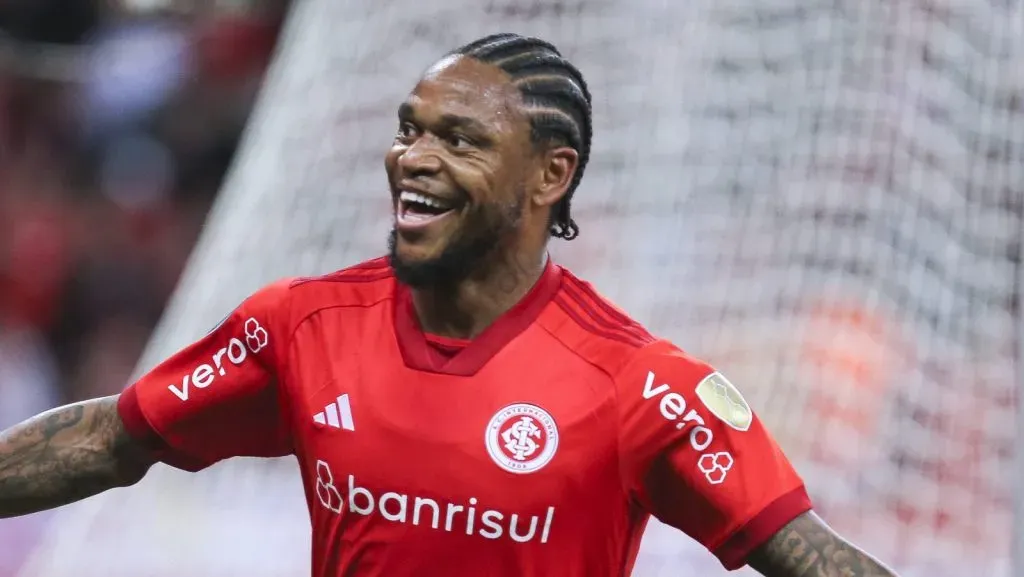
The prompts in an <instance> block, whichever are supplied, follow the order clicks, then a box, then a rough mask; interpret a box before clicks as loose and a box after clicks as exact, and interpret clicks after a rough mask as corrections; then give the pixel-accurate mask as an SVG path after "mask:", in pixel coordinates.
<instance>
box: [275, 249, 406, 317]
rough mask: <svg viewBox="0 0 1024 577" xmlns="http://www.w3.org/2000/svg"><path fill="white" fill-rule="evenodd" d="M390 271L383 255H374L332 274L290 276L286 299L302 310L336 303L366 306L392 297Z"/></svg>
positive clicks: (333, 305) (391, 276)
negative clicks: (287, 297)
mask: <svg viewBox="0 0 1024 577" xmlns="http://www.w3.org/2000/svg"><path fill="white" fill-rule="evenodd" d="M393 288H394V274H393V273H392V270H391V265H390V264H388V260H387V258H384V257H382V258H376V259H373V260H368V261H365V262H361V263H359V264H356V265H353V266H350V267H348V268H344V269H341V270H338V271H334V272H332V273H328V274H325V275H320V276H313V277H300V278H293V279H290V281H289V282H288V292H289V298H290V300H291V301H292V303H293V305H292V306H293V307H295V308H297V309H301V310H304V311H310V310H315V309H319V308H329V307H336V306H370V305H373V304H375V303H379V302H382V301H384V300H388V299H390V298H391V297H392V294H393V292H394V291H393V290H392V289H393Z"/></svg>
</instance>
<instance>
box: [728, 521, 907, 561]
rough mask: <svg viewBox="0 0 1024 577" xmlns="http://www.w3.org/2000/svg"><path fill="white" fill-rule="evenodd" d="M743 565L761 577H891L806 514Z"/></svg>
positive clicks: (783, 529)
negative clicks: (762, 576) (748, 566)
mask: <svg viewBox="0 0 1024 577" xmlns="http://www.w3.org/2000/svg"><path fill="white" fill-rule="evenodd" d="M747 562H748V563H749V564H750V566H751V567H752V568H754V569H755V570H757V571H758V572H759V573H761V574H762V575H764V576H765V577H894V575H895V574H894V573H893V572H892V571H891V570H890V569H888V568H886V567H885V566H884V565H882V564H881V563H880V562H878V561H877V560H875V559H874V558H872V557H871V556H870V555H868V554H867V553H865V552H863V551H861V550H860V549H858V548H857V547H856V546H854V545H852V544H851V543H850V542H848V541H846V540H845V539H843V538H842V537H840V536H839V535H838V534H836V532H835V531H833V530H832V529H831V528H829V526H828V525H826V524H825V522H824V521H822V520H821V519H820V518H819V517H818V516H817V515H815V514H814V513H813V512H810V511H808V512H807V513H804V514H803V515H800V516H798V517H797V518H796V519H793V521H791V522H790V523H788V524H786V526H785V527H783V528H782V529H780V530H779V531H778V532H777V533H775V534H774V535H773V536H772V537H771V538H770V539H768V541H767V542H765V543H764V544H762V545H761V546H760V547H758V548H757V549H755V550H754V551H753V552H752V553H751V554H750V557H749V558H748V559H747Z"/></svg>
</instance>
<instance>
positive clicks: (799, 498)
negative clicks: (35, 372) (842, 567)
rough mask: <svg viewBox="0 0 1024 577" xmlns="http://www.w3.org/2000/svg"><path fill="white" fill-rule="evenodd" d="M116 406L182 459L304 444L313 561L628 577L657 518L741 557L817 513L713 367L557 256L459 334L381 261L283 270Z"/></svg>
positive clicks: (164, 453) (724, 555)
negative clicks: (517, 298)
mask: <svg viewBox="0 0 1024 577" xmlns="http://www.w3.org/2000/svg"><path fill="white" fill-rule="evenodd" d="M119 406H120V411H121V414H122V416H123V418H124V420H125V423H126V425H127V426H128V428H129V430H130V431H131V432H132V433H133V434H134V435H136V436H139V437H140V438H143V439H145V440H147V441H149V442H151V443H152V446H153V447H154V450H156V451H158V454H159V458H160V459H161V460H162V461H164V462H166V463H168V464H170V465H173V466H176V467H179V468H182V469H186V470H190V471H197V470H200V469H202V468H204V467H207V466H209V465H211V464H213V463H216V462H217V461H219V460H222V459H226V458H229V457H233V456H266V457H270V456H283V455H289V454H293V455H295V456H296V458H297V459H298V462H299V465H300V468H301V471H302V480H303V483H304V486H305V492H306V498H307V502H308V506H309V514H310V517H311V519H312V529H313V560H312V563H313V566H312V574H313V575H315V576H317V577H341V576H348V577H351V576H359V577H370V576H381V577H403V576H410V577H412V576H423V575H431V576H434V575H438V576H440V575H444V576H466V577H470V576H471V577H479V576H481V575H487V576H489V577H501V576H508V577H534V576H542V575H544V576H548V575H550V576H558V577H571V576H578V577H603V576H607V577H621V576H623V575H628V574H629V572H630V570H631V568H632V566H633V563H634V560H635V558H636V554H637V549H638V547H639V544H640V538H641V535H642V533H643V530H644V527H645V525H646V523H647V519H648V518H649V515H655V516H656V517H657V518H659V519H661V520H662V521H664V522H665V523H667V524H669V525H672V526H674V527H677V528H679V529H680V530H682V531H683V532H685V533H686V534H687V535H689V536H690V537H692V538H693V539H696V540H697V541H699V542H700V543H701V544H703V545H704V546H705V547H707V548H708V549H709V550H711V551H712V552H713V553H714V554H715V555H717V556H718V558H719V559H720V560H721V561H722V563H723V564H724V565H725V566H726V567H728V568H736V567H740V566H742V565H743V564H744V559H745V558H746V556H747V554H748V553H749V552H750V551H751V550H752V549H753V548H754V547H756V546H758V545H759V544H761V543H763V542H764V541H765V540H766V539H767V538H768V537H769V536H771V535H772V534H773V533H774V532H776V531H777V530H779V529H780V528H782V526H783V525H785V524H786V523H787V522H789V521H790V520H792V519H793V518H794V517H795V516H797V515H799V514H800V513H803V512H805V511H807V510H808V509H809V508H810V501H809V499H808V497H807V494H806V492H805V490H804V486H803V483H802V482H801V480H800V478H799V477H798V476H797V474H796V472H795V471H794V470H793V467H792V466H791V465H790V464H789V462H788V461H787V460H786V458H785V457H784V456H783V454H782V452H781V451H780V450H779V448H778V446H777V445H776V444H775V442H774V441H773V440H772V438H771V437H770V436H769V434H768V433H767V432H766V431H765V430H764V428H763V427H762V425H761V422H760V421H759V420H758V419H757V417H756V416H754V414H753V413H752V412H751V410H750V408H749V407H748V406H747V404H746V402H745V401H744V400H743V397H742V396H741V395H740V394H739V392H738V391H737V390H736V388H735V387H733V385H732V384H731V383H729V381H728V380H726V378H725V377H723V376H722V375H721V374H719V373H717V372H715V370H714V369H712V368H711V367H710V366H708V365H707V364H704V363H702V362H700V361H699V360H696V359H694V358H692V357H689V356H687V355H686V354H685V353H684V352H682V351H680V350H679V349H678V348H676V347H675V346H673V345H672V344H670V343H668V342H665V341H663V340H658V339H656V338H654V337H652V336H651V335H650V334H648V333H647V331H645V330H644V329H643V328H642V327H641V326H640V325H639V324H637V323H636V322H634V321H633V320H631V319H629V318H628V317H627V316H626V315H625V314H624V313H622V312H621V311H620V310H618V309H616V308H615V307H614V306H612V305H611V304H609V303H608V301H606V300H604V299H603V298H601V297H600V296H598V295H597V294H596V293H595V292H594V291H593V289H592V288H591V287H590V286H589V285H588V284H586V283H584V282H582V281H580V280H578V279H577V278H575V277H573V276H572V275H571V274H570V273H569V272H568V271H565V270H564V269H562V268H561V267H558V266H556V265H553V264H549V265H548V267H547V269H546V270H545V272H544V274H543V276H542V278H541V279H540V281H539V282H538V283H537V286H536V287H534V288H533V290H532V291H531V292H530V294H529V295H527V297H526V298H525V299H524V300H523V301H522V302H521V303H519V304H518V305H517V306H515V307H514V308H513V309H512V310H510V311H509V312H508V313H507V314H505V315H504V316H503V317H502V318H500V319H499V320H498V321H497V322H495V323H494V324H493V325H492V326H491V327H489V328H488V329H487V330H486V331H484V332H483V333H482V334H481V335H479V336H478V337H477V338H475V339H473V340H472V341H469V342H464V343H463V342H458V341H454V340H452V339H438V338H435V337H431V336H429V335H425V334H424V333H423V332H422V330H421V329H420V326H419V323H418V321H417V318H416V315H415V312H414V310H413V307H412V301H411V298H410V294H409V292H408V289H406V288H405V287H403V286H402V285H400V284H398V283H397V282H396V281H395V279H394V276H393V274H392V272H391V269H390V268H389V266H388V264H387V261H386V260H384V259H379V260H375V261H370V262H367V263H364V264H361V265H359V266H356V267H353V268H350V269H346V270H343V271H340V272H337V273H334V274H330V275H327V276H324V277H320V278H314V279H302V280H294V281H285V282H280V283H277V284H274V285H271V286H270V287H268V288H265V289H263V290H261V291H259V292H258V293H256V294H255V295H253V296H252V297H251V298H249V299H248V300H246V301H245V302H243V303H242V304H241V306H239V307H238V308H237V309H236V310H235V311H234V312H233V313H232V314H231V315H230V316H229V317H228V318H227V319H226V320H225V321H224V322H222V323H221V325H220V326H218V327H217V328H216V329H214V330H213V331H212V332H211V333H210V334H208V335H207V336H206V337H204V338H203V339H201V340H200V341H198V342H197V343H195V344H193V345H192V346H190V347H188V348H186V349H185V350H183V351H182V352H180V353H178V354H177V355H175V356H173V357H172V358H170V359H169V360H167V361H166V362H164V363H163V364H161V365H160V366H158V367H157V368H156V369H154V370H153V371H152V372H151V373H149V374H148V375H147V376H145V377H143V378H142V379H140V380H139V381H138V382H137V383H135V384H134V385H132V386H131V387H129V388H128V389H127V390H126V391H125V392H124V394H123V395H122V396H121V401H120V405H119Z"/></svg>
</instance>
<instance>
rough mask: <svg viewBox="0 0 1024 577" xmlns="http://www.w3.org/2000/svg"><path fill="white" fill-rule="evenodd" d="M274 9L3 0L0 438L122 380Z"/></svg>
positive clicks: (155, 314)
mask: <svg viewBox="0 0 1024 577" xmlns="http://www.w3.org/2000/svg"><path fill="white" fill-rule="evenodd" d="M285 11H286V5H285V2H284V1H283V0H282V1H279V2H278V1H269V2H268V1H260V2H259V3H258V4H256V3H248V4H247V3H246V2H244V1H243V2H238V1H235V2H231V3H230V4H228V3H224V2H221V3H218V2H216V1H207V2H202V3H195V4H185V3H181V2H161V1H160V0H135V1H133V2H131V3H128V2H127V0H125V1H118V2H115V1H113V0H105V1H104V0H5V1H4V2H3V3H0V399H3V402H2V403H0V428H4V427H6V426H7V425H10V424H12V423H14V422H16V421H18V420H20V419H22V418H24V417H26V416H27V415H30V414H34V413H35V412H38V411H40V410H43V409H46V408H49V407H51V406H54V405H56V404H58V403H63V402H69V401H73V400H78V399H82V398H87V397H92V396H97V395H105V394H112V393H115V392H117V391H118V390H119V389H120V388H121V387H123V386H124V384H125V383H126V381H127V379H129V378H130V374H131V372H132V370H133V368H134V364H135V362H136V360H137V358H138V356H139V354H140V352H141V350H142V347H143V346H144V345H145V343H146V340H147V337H148V334H149V333H150V331H151V330H152V328H153V327H154V325H155V323H156V322H157V320H158V319H159V316H160V314H161V311H162V309H163V306H164V304H165V302H166V301H167V299H168V297H169V295H170V293H171V292H172V290H173V288H174V286H175V283H176V281H177V278H178V276H179V273H180V272H181V270H182V268H183V266H184V265H185V262H186V259H187V257H188V254H189V251H190V249H191V247H192V245H193V244H194V242H195V240H196V239H197V236H198V234H199V233H200V230H201V227H202V224H203V220H204V217H205V215H206V212H207V210H208V209H209V207H210V205H211V203H212V201H213V199H214V196H215V194H216V192H217V190H218V187H219V184H220V182H221V180H222V179H223V178H224V176H225V174H226V171H227V170H228V168H229V165H230V161H231V158H232V155H233V152H234V150H235V147H236V145H237V143H238V141H239V137H240V134H241V130H242V127H243V125H244V122H245V119H246V117H247V115H248V113H249V110H250V109H251V106H252V103H253V100H254V97H255V94H256V91H257V89H258V86H259V83H260V80H261V78H262V75H263V72H264V70H265V68H266V65H267V63H268V61H269V59H270V57H271V55H272V52H273V48H274V43H275V40H276V36H277V34H278V31H279V29H280V25H281V23H282V20H283V15H284V13H285Z"/></svg>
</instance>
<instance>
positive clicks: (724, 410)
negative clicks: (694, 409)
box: [697, 372, 754, 431]
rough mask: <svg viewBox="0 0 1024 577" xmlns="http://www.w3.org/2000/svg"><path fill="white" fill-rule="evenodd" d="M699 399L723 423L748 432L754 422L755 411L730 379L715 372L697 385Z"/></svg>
mask: <svg viewBox="0 0 1024 577" xmlns="http://www.w3.org/2000/svg"><path fill="white" fill-rule="evenodd" d="M697 398H698V399H700V400H701V402H702V403H704V406H705V407H707V408H708V410H709V411H711V414H712V415H714V416H716V417H718V418H719V419H721V421H722V422H723V423H725V424H726V425H729V426H730V427H732V428H734V429H736V430H737V431H746V430H747V429H749V428H750V425H751V424H752V423H753V422H754V411H752V410H750V405H748V404H747V401H746V400H745V399H744V398H743V395H741V394H740V392H739V391H738V390H737V389H736V387H735V386H733V384H732V383H730V382H729V379H727V378H725V377H724V376H722V374H721V373H718V372H715V373H711V374H710V375H708V376H706V377H704V380H703V381H701V382H700V384H698V385H697Z"/></svg>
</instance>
